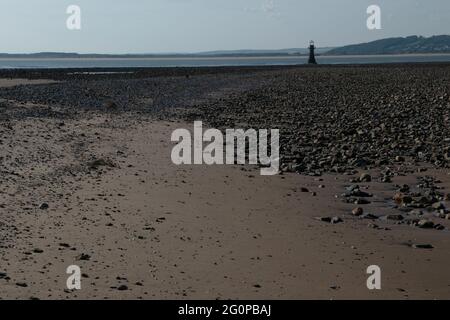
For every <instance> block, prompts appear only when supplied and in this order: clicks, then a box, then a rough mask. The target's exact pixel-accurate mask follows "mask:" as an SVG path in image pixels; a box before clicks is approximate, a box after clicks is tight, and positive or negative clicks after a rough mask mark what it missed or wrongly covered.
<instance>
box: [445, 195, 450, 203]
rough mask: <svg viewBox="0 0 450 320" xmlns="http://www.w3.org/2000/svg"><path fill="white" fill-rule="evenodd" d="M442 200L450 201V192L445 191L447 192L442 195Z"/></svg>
mask: <svg viewBox="0 0 450 320" xmlns="http://www.w3.org/2000/svg"><path fill="white" fill-rule="evenodd" d="M444 201H450V193H447V194H446V195H445V196H444Z"/></svg>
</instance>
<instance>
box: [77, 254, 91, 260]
mask: <svg viewBox="0 0 450 320" xmlns="http://www.w3.org/2000/svg"><path fill="white" fill-rule="evenodd" d="M90 259H91V256H90V255H88V254H86V253H82V254H80V255H79V256H78V257H77V260H80V261H88V260H90Z"/></svg>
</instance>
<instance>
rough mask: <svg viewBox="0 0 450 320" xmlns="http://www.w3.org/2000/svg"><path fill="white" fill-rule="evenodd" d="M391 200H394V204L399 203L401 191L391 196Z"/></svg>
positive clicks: (401, 200)
mask: <svg viewBox="0 0 450 320" xmlns="http://www.w3.org/2000/svg"><path fill="white" fill-rule="evenodd" d="M392 200H394V201H395V203H396V204H398V205H400V204H402V203H403V193H396V194H395V195H394V196H393V197H392Z"/></svg>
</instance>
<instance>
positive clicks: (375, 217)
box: [361, 213, 378, 220]
mask: <svg viewBox="0 0 450 320" xmlns="http://www.w3.org/2000/svg"><path fill="white" fill-rule="evenodd" d="M361 218H362V219H368V220H377V219H378V217H377V216H376V215H374V214H371V213H366V214H364V215H362V216H361Z"/></svg>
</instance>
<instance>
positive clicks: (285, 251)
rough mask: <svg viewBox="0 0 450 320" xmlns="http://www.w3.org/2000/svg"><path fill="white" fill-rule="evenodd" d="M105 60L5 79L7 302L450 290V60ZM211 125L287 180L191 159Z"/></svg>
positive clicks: (1, 206)
mask: <svg viewBox="0 0 450 320" xmlns="http://www.w3.org/2000/svg"><path fill="white" fill-rule="evenodd" d="M81 71H83V70H81ZM97 71H98V72H99V73H98V74H92V73H90V74H89V73H83V72H80V70H77V71H76V72H75V71H74V70H58V71H56V70H29V71H25V70H4V71H1V72H0V78H2V79H3V80H1V81H0V146H1V149H2V152H1V154H0V157H1V160H2V161H1V167H0V262H1V263H0V298H2V299H450V277H449V276H448V270H447V269H448V265H449V263H450V255H449V252H450V233H449V229H450V211H449V210H448V209H449V208H450V196H449V193H450V170H449V165H450V138H449V137H450V126H449V119H450V118H449V117H450V87H449V84H448V76H449V75H450V65H449V64H417V65H414V64H409V65H390V66H375V65H374V66H346V67H340V66H334V67H332V66H320V67H316V68H314V67H306V66H305V67H261V68H257V67H251V68H175V69H163V68H160V69H136V70H133V69H130V70H124V72H122V73H117V74H115V73H104V72H114V71H115V70H103V69H102V70H100V69H99V70H97ZM11 78H12V80H11ZM194 120H202V121H204V123H205V126H208V127H211V128H218V129H221V130H223V129H225V128H258V129H260V128H278V129H280V130H281V131H280V134H281V137H280V139H281V140H280V142H281V156H282V166H281V173H280V174H279V175H275V176H261V175H260V174H259V168H258V167H257V166H250V165H244V166H242V165H222V166H219V165H216V166H206V165H197V166H195V165H192V166H176V165H174V164H173V163H172V161H171V158H170V154H171V149H172V147H173V145H174V144H173V143H172V142H171V140H170V138H171V133H172V132H173V130H175V129H178V128H186V129H189V130H191V129H192V125H193V121H194ZM70 265H78V266H79V267H80V268H81V271H82V280H81V283H82V288H81V290H68V289H67V287H66V280H67V278H68V276H69V275H67V274H66V268H67V267H68V266H70ZM371 265H378V266H379V267H380V268H381V270H382V289H381V290H372V291H371V290H368V288H367V286H366V280H367V278H368V276H369V275H368V274H367V273H366V270H367V267H368V266H371Z"/></svg>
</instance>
